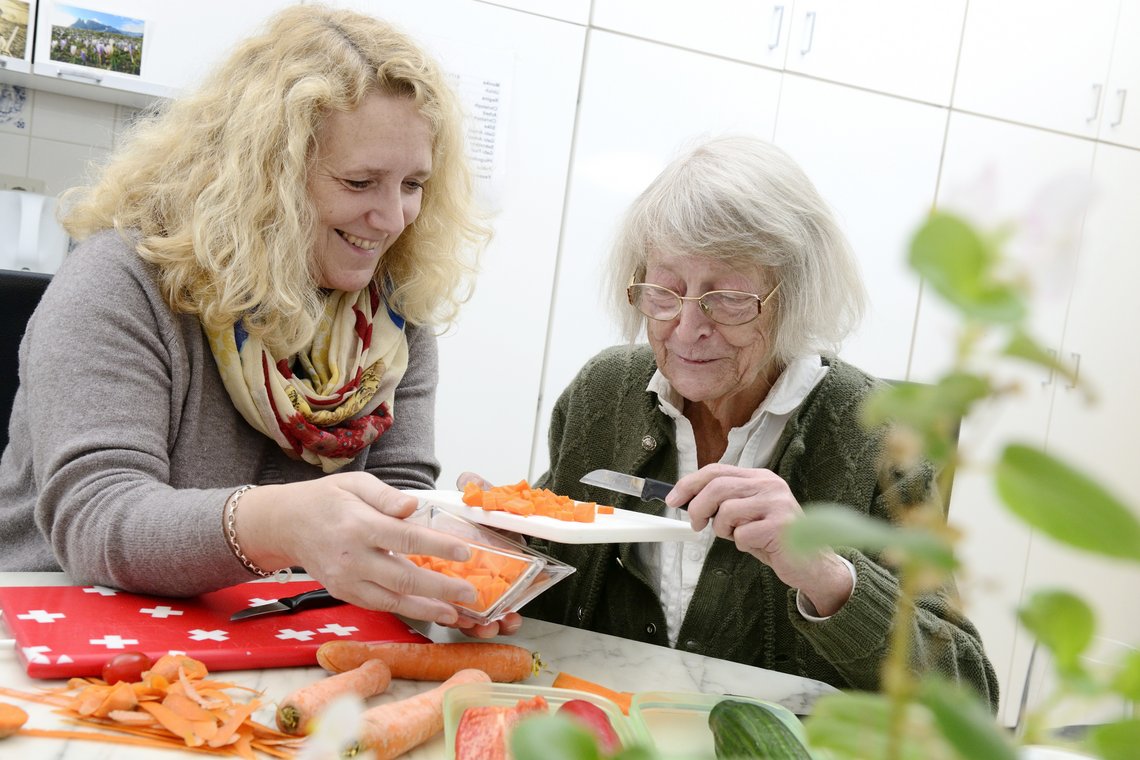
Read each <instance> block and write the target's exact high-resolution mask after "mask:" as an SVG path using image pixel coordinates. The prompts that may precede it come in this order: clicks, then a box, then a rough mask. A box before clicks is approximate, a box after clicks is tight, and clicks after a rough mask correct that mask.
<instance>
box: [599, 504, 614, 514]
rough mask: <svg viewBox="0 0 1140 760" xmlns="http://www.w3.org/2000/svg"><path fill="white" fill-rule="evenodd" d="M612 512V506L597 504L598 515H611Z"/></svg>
mask: <svg viewBox="0 0 1140 760" xmlns="http://www.w3.org/2000/svg"><path fill="white" fill-rule="evenodd" d="M613 513H614V508H613V507H609V506H605V505H603V504H599V505H598V514H599V515H612V514H613Z"/></svg>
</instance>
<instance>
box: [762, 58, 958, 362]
mask: <svg viewBox="0 0 1140 760" xmlns="http://www.w3.org/2000/svg"><path fill="white" fill-rule="evenodd" d="M946 118H947V111H946V109H944V108H938V107H936V106H930V105H925V104H921V103H914V102H910V101H907V100H902V99H900V98H893V97H889V96H886V95H878V94H875V93H870V92H865V91H863V90H857V89H855V88H852V87H846V86H843V85H837V84H831V83H829V82H821V81H818V80H814V79H809V78H806V77H801V76H796V75H792V74H787V75H785V77H784V88H783V93H782V94H781V96H780V111H779V114H778V116H777V119H776V143H777V144H778V145H780V147H782V148H784V149H785V150H787V151H788V152H789V153H790V154H791V155H792V157H793V158H795V159H796V161H797V162H799V164H800V165H801V166H803V167H804V170H805V171H806V172H807V175H808V177H810V178H811V179H812V181H813V182H814V183H815V185H816V187H817V188H818V189H819V191H820V193H821V194H822V195H823V197H824V198H825V199H826V200H827V202H828V203H829V204H830V205H831V206H832V208H833V209H834V210H835V211H836V214H837V215H838V217H839V221H840V223H841V225H842V226H843V229H844V231H845V232H846V233H847V235H848V237H849V238H850V240H851V244H852V247H853V248H854V250H855V254H856V256H857V258H858V260H859V265H860V268H861V270H862V274H863V280H864V283H865V284H866V287H867V291H868V294H869V295H870V304H869V307H870V308H869V309H868V312H867V315H866V317H865V318H864V320H863V324H862V325H861V326H860V328H859V330H858V332H856V333H855V334H854V335H852V336H851V337H850V338H849V339H848V340H847V342H846V344H845V345H844V347H843V350H842V352H841V356H842V357H843V358H845V359H846V360H848V361H850V362H852V363H853V364H856V365H858V366H859V367H861V368H862V369H864V370H866V371H867V372H870V373H871V374H874V375H877V376H879V377H885V378H890V379H895V380H899V379H903V378H905V377H906V372H907V359H908V355H909V353H910V344H911V338H912V336H913V332H914V322H915V316H916V314H917V311H918V292H919V282H918V279H917V277H915V276H914V275H913V274H911V272H910V270H909V269H908V268H907V267H906V247H907V244H908V242H909V239H910V235H911V234H912V233H913V231H914V229H915V227H916V226H917V224H918V222H919V221H920V220H921V219H922V218H923V217H924V215H925V214H926V213H928V212H929V210H930V207H931V205H933V203H934V191H935V188H936V186H937V184H938V158H939V154H940V151H941V145H942V136H943V134H945V131H946Z"/></svg>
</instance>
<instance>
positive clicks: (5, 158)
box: [0, 131, 28, 177]
mask: <svg viewBox="0 0 1140 760" xmlns="http://www.w3.org/2000/svg"><path fill="white" fill-rule="evenodd" d="M0 174H10V175H12V176H13V177H26V176H28V138H27V137H24V136H23V135H13V134H9V133H8V132H4V131H0Z"/></svg>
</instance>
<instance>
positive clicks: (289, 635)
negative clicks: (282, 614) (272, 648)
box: [277, 628, 317, 641]
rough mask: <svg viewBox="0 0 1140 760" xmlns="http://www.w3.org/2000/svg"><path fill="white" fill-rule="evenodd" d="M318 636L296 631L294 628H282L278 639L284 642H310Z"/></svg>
mask: <svg viewBox="0 0 1140 760" xmlns="http://www.w3.org/2000/svg"><path fill="white" fill-rule="evenodd" d="M316 635H317V634H315V633H313V632H312V631H295V630H293V629H292V628H282V629H281V630H280V631H278V632H277V638H279V639H281V640H282V641H289V640H290V639H292V640H294V641H310V640H312V638H313V637H314V636H316Z"/></svg>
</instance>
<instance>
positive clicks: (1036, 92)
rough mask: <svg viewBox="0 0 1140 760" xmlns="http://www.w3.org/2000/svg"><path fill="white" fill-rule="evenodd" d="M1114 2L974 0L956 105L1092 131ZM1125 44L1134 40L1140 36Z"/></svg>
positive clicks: (1095, 124) (1043, 124) (1096, 120)
mask: <svg viewBox="0 0 1140 760" xmlns="http://www.w3.org/2000/svg"><path fill="white" fill-rule="evenodd" d="M1127 2H1134V0H1127ZM1117 3H1118V0H1085V2H1081V3H1074V2H1067V1H1062V0H1001V2H997V1H991V2H980V3H979V2H975V3H970V7H969V10H968V12H967V13H966V27H965V31H964V33H963V35H962V53H961V58H960V60H959V63H958V79H957V82H956V84H955V88H954V107H955V108H959V109H962V110H964V111H971V112H973V113H978V114H984V115H987V116H997V117H999V118H1003V119H1010V120H1012V121H1017V122H1021V123H1024V124H1033V125H1035V126H1039V127H1046V128H1049V129H1056V130H1059V131H1062V132H1068V133H1070V134H1076V135H1086V136H1089V137H1092V136H1095V135H1096V133H1097V127H1098V123H1099V120H1100V118H1101V115H1102V113H1103V110H1104V101H1105V100H1106V95H1107V93H1106V92H1105V74H1106V72H1107V71H1108V66H1109V59H1110V57H1111V55H1112V46H1113V31H1114V29H1115V26H1116V17H1117ZM1126 4H1127V3H1126ZM1121 44H1125V45H1128V46H1130V47H1134V46H1135V39H1132V40H1127V41H1124V40H1122V41H1121Z"/></svg>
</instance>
